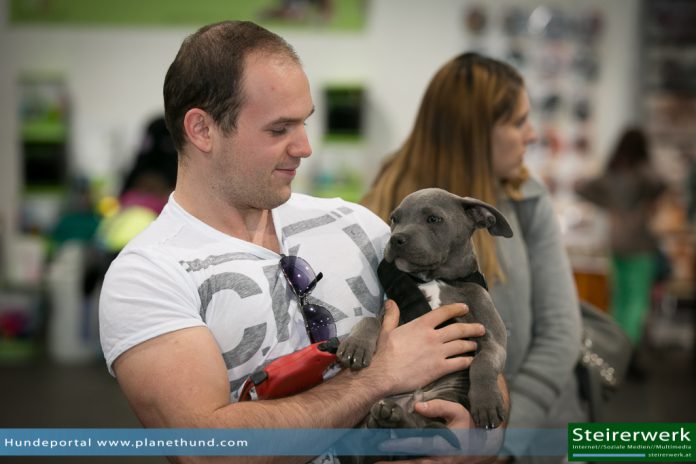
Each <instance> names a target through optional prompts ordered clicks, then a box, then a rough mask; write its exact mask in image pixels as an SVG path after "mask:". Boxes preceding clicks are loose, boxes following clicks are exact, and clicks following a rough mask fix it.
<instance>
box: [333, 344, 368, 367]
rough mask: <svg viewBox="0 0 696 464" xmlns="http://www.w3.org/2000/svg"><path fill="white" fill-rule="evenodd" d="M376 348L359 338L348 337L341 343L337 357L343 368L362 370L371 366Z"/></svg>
mask: <svg viewBox="0 0 696 464" xmlns="http://www.w3.org/2000/svg"><path fill="white" fill-rule="evenodd" d="M374 349H375V347H374V346H373V345H372V344H371V343H368V341H366V340H363V339H360V338H358V337H348V338H346V339H345V340H343V341H342V342H341V344H340V345H339V346H338V351H337V352H336V357H337V358H338V360H339V362H340V363H341V365H342V366H343V367H350V368H351V369H352V370H355V371H357V370H360V369H363V368H365V367H367V366H369V365H370V362H371V361H372V354H373V353H374Z"/></svg>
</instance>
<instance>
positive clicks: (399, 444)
mask: <svg viewBox="0 0 696 464" xmlns="http://www.w3.org/2000/svg"><path fill="white" fill-rule="evenodd" d="M498 388H500V391H501V393H502V394H503V406H504V408H505V417H506V418H507V417H508V416H509V414H510V394H509V392H508V388H507V382H506V381H505V377H503V375H502V374H500V375H498ZM415 410H416V412H417V413H419V414H422V415H423V416H426V417H430V418H433V419H436V418H440V419H443V420H444V421H445V423H446V424H447V427H448V428H449V429H450V430H452V432H454V434H455V435H457V436H458V437H459V441H460V443H461V449H462V450H463V453H462V454H461V455H456V454H454V455H451V456H430V457H426V458H421V459H411V460H402V461H396V462H399V463H401V464H438V463H439V464H492V463H494V462H497V461H496V459H498V458H497V456H498V453H499V452H500V448H501V447H502V445H503V439H504V438H505V429H506V428H507V419H506V420H505V421H504V422H503V423H502V424H501V425H500V426H499V427H498V428H496V429H492V430H487V431H485V432H484V431H483V430H478V431H477V433H485V439H484V438H482V437H481V435H478V436H477V437H476V439H474V440H471V438H472V437H473V435H472V433H471V431H472V430H473V429H475V428H476V424H474V421H473V419H472V417H471V414H469V411H467V410H466V408H464V406H462V405H461V404H459V403H454V402H452V401H445V400H439V399H436V400H431V401H427V402H424V403H416V404H415ZM383 446H384V449H392V450H396V451H399V452H400V453H410V454H415V455H420V454H427V453H428V451H427V450H428V449H429V446H435V447H436V448H435V449H437V447H438V446H441V447H444V449H451V445H450V444H449V443H446V442H445V441H444V440H442V441H441V442H440V443H438V444H435V443H433V441H432V440H431V439H423V438H418V437H415V438H403V439H395V440H391V441H390V442H388V443H387V444H385V445H383ZM500 462H501V463H502V462H505V461H500ZM377 464H381V463H377Z"/></svg>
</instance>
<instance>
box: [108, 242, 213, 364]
mask: <svg viewBox="0 0 696 464" xmlns="http://www.w3.org/2000/svg"><path fill="white" fill-rule="evenodd" d="M162 259H166V258H162V257H159V258H158V257H156V256H153V255H146V254H144V253H139V252H136V251H131V252H129V253H126V254H124V253H122V254H121V255H119V256H118V258H116V260H114V262H113V263H112V265H111V267H110V268H109V270H108V272H107V273H106V276H105V278H104V283H103V286H102V290H101V295H100V299H99V331H100V339H101V345H102V350H103V352H104V357H105V358H106V364H107V367H108V369H109V372H110V373H111V375H114V376H115V374H114V371H113V369H112V365H113V362H114V361H115V360H116V358H118V357H119V356H120V355H121V354H123V353H124V352H125V351H126V350H128V349H130V348H132V347H134V346H136V345H138V344H140V343H142V342H144V341H146V340H150V339H152V338H154V337H157V336H159V335H162V334H165V333H169V332H173V331H175V330H180V329H185V328H189V327H197V326H203V325H205V323H204V322H203V319H202V318H201V315H200V298H199V297H198V291H197V289H196V288H195V286H194V284H193V282H192V281H190V280H189V279H187V278H186V275H185V270H184V269H183V268H181V267H180V266H177V265H176V263H174V265H172V263H163V262H162Z"/></svg>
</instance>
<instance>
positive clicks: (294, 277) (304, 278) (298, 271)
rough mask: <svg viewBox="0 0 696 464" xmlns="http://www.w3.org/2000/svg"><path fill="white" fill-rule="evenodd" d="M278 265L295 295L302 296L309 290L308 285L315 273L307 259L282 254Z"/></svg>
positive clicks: (310, 283) (312, 280)
mask: <svg viewBox="0 0 696 464" xmlns="http://www.w3.org/2000/svg"><path fill="white" fill-rule="evenodd" d="M280 267H281V268H282V269H283V273H284V274H285V276H286V277H287V279H288V282H289V283H290V285H292V288H293V289H294V290H295V293H296V294H297V296H299V297H303V296H304V295H305V294H306V293H307V292H309V291H310V290H311V288H310V285H312V283H313V282H314V279H315V278H316V275H315V274H314V271H313V270H312V268H311V267H310V266H309V264H308V263H307V261H305V260H304V259H302V258H298V257H297V256H283V257H282V258H281V260H280Z"/></svg>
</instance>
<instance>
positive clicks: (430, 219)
mask: <svg viewBox="0 0 696 464" xmlns="http://www.w3.org/2000/svg"><path fill="white" fill-rule="evenodd" d="M426 221H428V224H437V223H438V222H442V218H441V217H440V216H435V215H434V214H431V215H430V216H428V219H426Z"/></svg>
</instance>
